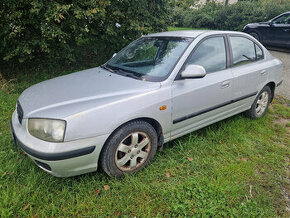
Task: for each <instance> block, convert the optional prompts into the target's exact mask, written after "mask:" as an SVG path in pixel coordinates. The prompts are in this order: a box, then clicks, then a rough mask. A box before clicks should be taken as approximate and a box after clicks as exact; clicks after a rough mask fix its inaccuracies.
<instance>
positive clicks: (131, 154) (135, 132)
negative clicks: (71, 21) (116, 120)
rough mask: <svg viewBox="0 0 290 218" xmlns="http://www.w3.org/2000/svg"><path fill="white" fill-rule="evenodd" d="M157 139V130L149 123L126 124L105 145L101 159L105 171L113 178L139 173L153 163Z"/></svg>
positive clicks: (135, 122) (138, 121) (134, 122)
mask: <svg viewBox="0 0 290 218" xmlns="http://www.w3.org/2000/svg"><path fill="white" fill-rule="evenodd" d="M157 138H158V137H157V133H156V131H155V129H154V128H153V127H152V126H151V125H150V124H149V123H147V122H144V121H141V120H137V121H133V122H130V123H128V124H125V125H124V126H122V127H121V128H119V129H118V130H117V131H116V132H114V133H113V135H112V136H110V138H109V139H108V141H107V142H106V144H105V145H104V148H103V150H102V153H101V157H100V158H101V159H100V164H101V166H102V168H103V170H104V171H105V172H106V173H107V174H108V175H109V176H112V177H120V176H122V175H124V174H126V173H134V172H138V171H139V170H141V169H142V168H143V167H145V166H146V165H148V164H149V163H150V162H151V161H152V159H153V157H154V155H155V153H156V150H157V141H158V140H157Z"/></svg>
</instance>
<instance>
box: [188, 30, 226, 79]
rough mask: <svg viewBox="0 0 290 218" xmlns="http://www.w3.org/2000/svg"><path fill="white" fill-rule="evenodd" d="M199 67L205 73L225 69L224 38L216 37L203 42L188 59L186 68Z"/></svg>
mask: <svg viewBox="0 0 290 218" xmlns="http://www.w3.org/2000/svg"><path fill="white" fill-rule="evenodd" d="M190 64H195V65H201V66H203V67H204V69H205V70H206V72H207V73H212V72H216V71H220V70H224V69H226V67H227V56H226V48H225V40H224V37H222V36H218V37H213V38H209V39H206V40H205V41H203V42H202V43H201V44H200V45H199V46H198V48H197V49H196V50H195V51H194V53H193V54H192V55H191V56H190V57H189V59H188V61H187V63H186V66H187V65H190Z"/></svg>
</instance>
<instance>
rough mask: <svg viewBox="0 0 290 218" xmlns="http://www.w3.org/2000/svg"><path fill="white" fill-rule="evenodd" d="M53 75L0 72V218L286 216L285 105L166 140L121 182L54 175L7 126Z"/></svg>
mask: <svg viewBox="0 0 290 218" xmlns="http://www.w3.org/2000/svg"><path fill="white" fill-rule="evenodd" d="M66 73H69V72H63V73H62V74H66ZM56 75H59V72H51V71H49V72H44V71H38V70H35V71H34V76H33V77H32V76H31V74H25V73H21V74H19V75H18V76H17V77H15V78H11V79H10V80H5V79H4V78H1V74H0V99H1V101H2V102H5V104H4V103H1V104H0V145H1V146H0V196H1V197H0V216H1V217H79V216H81V217H108V216H109V217H113V216H122V217H123V216H124V217H135V216H136V217H166V216H172V217H215V216H217V217H283V216H285V217H287V211H286V198H287V193H285V195H283V190H287V188H288V187H289V181H287V169H288V168H287V167H289V152H290V149H289V137H290V135H289V128H290V127H289V119H290V109H289V107H287V104H288V105H289V101H286V100H283V99H276V100H275V101H274V102H273V103H272V104H271V105H272V106H271V107H272V109H271V110H270V111H269V112H267V114H266V116H265V117H263V118H261V119H258V120H251V119H248V118H246V117H244V116H243V115H237V116H235V117H231V118H229V119H226V120H224V121H221V122H218V123H216V124H213V125H211V126H208V127H206V128H203V129H201V130H199V131H196V132H194V133H191V134H187V135H186V136H184V137H181V138H179V139H176V140H174V141H172V142H170V143H166V144H165V147H164V152H161V153H158V154H157V156H156V158H155V161H154V162H153V163H152V165H151V166H149V167H148V168H146V169H144V170H142V171H141V172H139V173H137V174H135V175H129V176H126V177H125V178H123V179H120V180H118V179H110V178H108V177H107V176H106V175H105V174H104V173H102V172H94V173H91V174H86V175H82V176H76V177H72V178H55V177H53V176H51V175H49V174H47V173H46V172H44V171H43V170H41V169H39V168H38V167H37V166H36V165H35V164H34V163H33V162H32V161H31V160H30V159H29V158H28V157H27V156H26V155H24V154H23V153H22V152H21V151H20V150H18V151H15V149H14V145H13V142H12V139H11V135H10V132H9V123H8V122H9V119H10V118H11V114H12V112H13V110H14V108H15V102H16V100H17V98H18V96H19V94H20V93H21V92H22V91H23V90H24V89H25V88H27V87H29V86H31V85H32V84H35V83H37V82H40V81H42V80H45V79H49V78H52V77H54V76H56ZM287 119H288V124H286V123H285V120H287ZM281 121H283V122H281Z"/></svg>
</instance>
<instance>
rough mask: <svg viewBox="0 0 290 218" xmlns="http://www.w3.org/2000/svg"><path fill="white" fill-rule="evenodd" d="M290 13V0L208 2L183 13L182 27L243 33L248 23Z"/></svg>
mask: <svg viewBox="0 0 290 218" xmlns="http://www.w3.org/2000/svg"><path fill="white" fill-rule="evenodd" d="M286 11H290V0H258V1H239V2H237V3H236V4H232V5H227V6H225V5H222V4H219V3H215V2H208V3H207V4H205V5H204V6H202V7H200V8H198V9H187V10H185V11H184V12H183V16H182V22H181V21H180V20H179V21H177V22H176V23H180V26H186V27H193V28H207V29H219V30H235V31H241V30H242V29H243V27H244V26H245V25H246V24H248V23H253V22H262V21H267V20H270V19H272V18H273V17H275V16H277V15H279V14H281V13H284V12H286Z"/></svg>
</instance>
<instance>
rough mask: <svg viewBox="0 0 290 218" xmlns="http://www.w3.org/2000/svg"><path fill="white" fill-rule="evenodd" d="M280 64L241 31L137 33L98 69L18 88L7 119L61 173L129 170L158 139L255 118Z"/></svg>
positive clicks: (37, 156)
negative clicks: (228, 120)
mask: <svg viewBox="0 0 290 218" xmlns="http://www.w3.org/2000/svg"><path fill="white" fill-rule="evenodd" d="M281 77H282V63H281V61H280V60H278V59H276V58H274V57H273V56H272V55H271V54H270V53H269V52H268V51H267V49H265V48H264V47H263V45H261V44H260V43H259V42H258V41H257V40H255V39H254V38H253V37H251V36H249V35H247V34H245V33H240V32H226V31H176V32H162V33H156V34H151V35H147V36H143V37H141V38H140V39H137V40H136V41H134V42H132V43H131V44H129V45H128V46H127V47H125V48H124V49H123V50H121V51H120V52H119V53H117V54H116V55H114V56H113V57H112V58H111V59H110V60H109V61H108V62H107V63H105V64H104V65H102V66H100V67H96V68H92V69H88V70H84V71H81V72H77V73H72V74H70V75H66V76H61V77H58V78H54V79H51V80H47V81H44V82H41V83H39V84H36V85H34V86H32V87H30V88H28V89H26V90H25V91H24V92H23V93H22V94H21V96H20V97H19V99H18V101H17V107H16V110H15V111H14V113H13V116H12V120H11V123H10V126H11V131H12V136H13V140H14V142H15V145H16V146H17V147H18V146H20V147H21V148H22V150H24V151H25V152H26V153H27V154H28V156H29V157H30V158H31V159H32V160H33V161H34V162H35V163H36V164H37V165H38V166H39V167H40V168H42V169H43V170H45V171H46V172H48V173H50V174H52V175H54V176H59V177H68V176H74V175H79V174H83V173H87V172H91V171H96V170H97V167H98V166H100V167H102V169H103V170H104V171H105V172H106V173H107V174H108V175H110V176H115V177H119V176H122V175H124V174H126V173H133V172H137V171H139V170H140V169H142V168H143V167H145V166H146V165H148V164H149V163H150V162H151V161H152V159H153V157H154V155H155V153H156V151H157V150H158V149H162V146H163V144H164V143H166V142H168V141H170V140H173V139H175V138H178V137H180V136H183V135H185V134H187V133H190V132H192V131H195V130H197V129H200V128H202V127H205V126H207V125H210V124H212V123H215V122H217V121H220V120H223V119H225V118H227V117H230V116H233V115H235V114H238V113H241V112H245V114H246V115H247V116H249V117H251V118H254V119H256V118H260V117H262V116H263V115H264V114H265V112H266V110H267V108H268V106H269V103H270V102H271V101H272V99H273V97H274V92H275V89H276V87H277V86H279V85H280V84H281V82H282V81H281Z"/></svg>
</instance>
